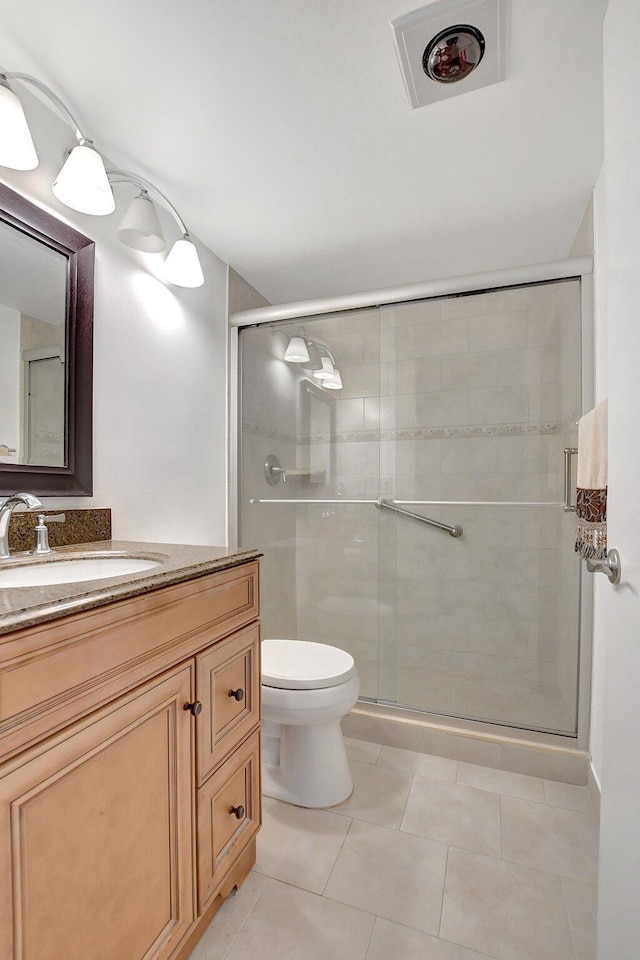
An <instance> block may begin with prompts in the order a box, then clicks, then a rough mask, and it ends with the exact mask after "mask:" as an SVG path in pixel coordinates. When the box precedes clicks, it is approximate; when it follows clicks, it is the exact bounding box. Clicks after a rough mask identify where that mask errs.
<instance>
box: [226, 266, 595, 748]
mask: <svg viewBox="0 0 640 960" xmlns="http://www.w3.org/2000/svg"><path fill="white" fill-rule="evenodd" d="M580 330H581V324H580V283H579V281H574V280H572V281H563V282H555V283H546V284H537V285H532V286H523V287H513V288H508V289H504V290H498V291H491V292H486V293H481V294H474V295H469V296H457V297H449V298H442V299H438V300H429V301H416V302H410V303H403V304H394V305H389V306H383V307H381V308H373V309H364V310H360V311H353V312H349V313H341V314H330V315H326V316H321V317H317V318H305V319H304V321H296V322H291V323H289V322H287V323H286V324H282V323H279V324H277V325H273V326H262V327H257V328H245V329H243V330H242V331H241V334H240V345H241V416H240V421H241V444H240V448H241V471H240V472H241V477H240V481H241V482H240V496H239V500H240V530H241V542H242V543H243V544H246V545H252V546H258V547H260V548H261V549H262V550H263V551H264V555H265V556H264V561H263V590H262V596H263V609H264V635H265V636H283V637H298V638H300V639H307V640H316V641H319V642H327V643H332V644H334V645H336V646H340V647H342V648H343V649H346V650H348V651H349V652H351V653H352V654H353V656H354V658H355V660H356V663H357V666H358V670H359V673H360V677H361V681H362V695H363V696H364V697H366V698H370V699H374V700H380V701H384V702H390V703H397V704H398V705H401V706H407V707H413V708H417V709H419V710H423V711H426V712H429V713H434V714H441V715H445V716H452V717H459V718H466V719H471V720H482V721H488V722H492V723H497V724H502V725H508V726H513V727H521V728H524V729H531V730H543V731H548V732H554V733H563V734H567V735H570V736H571V735H574V734H575V732H576V715H577V680H578V661H579V606H580V603H579V601H580V594H579V565H578V561H577V560H576V558H575V556H574V554H573V551H572V536H573V528H574V518H573V516H572V514H570V513H566V512H565V511H564V509H563V503H562V491H563V468H564V454H563V450H564V448H565V447H575V444H576V425H575V424H576V420H577V419H578V416H579V413H580V369H581V359H580ZM292 336H298V337H301V338H302V341H303V342H304V343H305V344H306V347H307V352H308V355H309V359H308V360H306V359H305V360H302V361H298V362H289V361H287V360H285V359H284V355H285V352H286V351H287V346H288V344H289V341H290V338H291V337H292ZM302 341H301V342H302ZM323 358H324V364H323ZM330 364H331V366H335V367H336V368H338V369H339V371H340V376H341V381H342V387H341V389H332V388H331V386H330V383H329V381H324V382H323V381H322V380H321V379H318V378H317V377H316V376H314V374H315V373H318V372H319V373H322V372H327V371H329V372H330ZM323 367H324V371H323ZM334 386H335V384H334ZM274 457H275V458H277V460H276V461H274V460H273V459H270V458H274ZM274 466H275V470H274V469H273V468H274ZM278 468H284V471H286V473H283V472H282V470H281V469H278ZM285 477H286V482H285ZM380 501H387V502H388V503H389V504H390V505H392V506H393V505H395V506H397V507H399V508H400V509H401V510H402V511H403V513H398V512H396V511H393V510H389V509H386V508H385V506H384V504H382V503H381V502H380ZM412 513H413V514H418V515H421V516H423V517H426V518H429V519H433V520H436V521H438V522H439V523H440V524H442V525H444V526H445V527H447V526H454V525H460V526H461V527H462V528H463V534H462V536H451V535H450V534H449V532H448V531H447V530H446V529H442V528H441V527H438V526H432V525H430V524H426V523H423V522H420V521H419V520H417V519H415V518H413V517H411V516H408V515H407V514H412Z"/></svg>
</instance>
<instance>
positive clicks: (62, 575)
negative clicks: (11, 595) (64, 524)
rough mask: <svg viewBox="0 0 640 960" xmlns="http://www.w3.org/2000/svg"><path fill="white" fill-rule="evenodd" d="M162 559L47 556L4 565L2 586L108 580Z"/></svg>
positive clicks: (1, 574) (152, 564)
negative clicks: (10, 565) (16, 564)
mask: <svg viewBox="0 0 640 960" xmlns="http://www.w3.org/2000/svg"><path fill="white" fill-rule="evenodd" d="M160 565H161V564H160V562H159V561H158V560H144V559H142V558H141V557H82V558H77V559H68V560H47V561H45V562H41V563H33V564H25V565H23V566H15V567H3V568H0V588H4V587H44V586H47V585H49V584H54V583H81V582H83V581H85V580H104V579H105V578H107V577H122V576H126V575H127V574H129V573H142V572H143V571H144V570H151V569H153V567H159V566H160Z"/></svg>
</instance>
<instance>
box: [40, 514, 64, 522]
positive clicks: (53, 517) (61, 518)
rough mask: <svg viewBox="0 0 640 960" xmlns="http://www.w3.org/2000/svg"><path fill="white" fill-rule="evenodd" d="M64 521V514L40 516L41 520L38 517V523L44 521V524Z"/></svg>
mask: <svg viewBox="0 0 640 960" xmlns="http://www.w3.org/2000/svg"><path fill="white" fill-rule="evenodd" d="M66 519H67V516H66V514H64V513H51V514H42V520H41V519H40V516H38V521H39V522H42V521H44V523H64V522H65V520H66Z"/></svg>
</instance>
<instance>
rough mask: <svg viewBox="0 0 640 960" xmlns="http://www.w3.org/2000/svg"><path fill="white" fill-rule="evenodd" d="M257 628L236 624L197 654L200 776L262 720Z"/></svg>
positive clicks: (207, 773)
mask: <svg viewBox="0 0 640 960" xmlns="http://www.w3.org/2000/svg"><path fill="white" fill-rule="evenodd" d="M260 686H261V677H260V628H259V626H258V624H257V623H254V624H252V625H251V626H250V627H246V628H245V629H244V630H239V631H238V632H237V633H234V634H233V635H232V636H230V637H228V638H227V639H226V640H223V641H221V642H220V643H216V644H215V646H213V647H211V649H210V650H207V651H206V652H205V653H201V654H200V655H199V656H197V657H196V696H197V697H198V699H199V700H201V701H202V706H203V709H202V714H201V715H200V716H199V717H198V719H197V721H196V739H197V749H198V782H199V783H202V782H203V781H204V780H206V778H207V777H208V776H209V774H210V773H211V771H212V770H213V769H214V768H215V767H216V766H217V765H218V764H219V763H220V761H221V760H223V759H224V757H225V756H227V754H228V753H229V752H230V751H231V750H232V749H233V748H234V747H235V746H236V745H237V744H238V743H241V742H242V740H243V739H244V738H245V737H246V736H247V734H249V733H250V732H251V730H253V728H254V727H255V726H256V724H258V723H259V722H260Z"/></svg>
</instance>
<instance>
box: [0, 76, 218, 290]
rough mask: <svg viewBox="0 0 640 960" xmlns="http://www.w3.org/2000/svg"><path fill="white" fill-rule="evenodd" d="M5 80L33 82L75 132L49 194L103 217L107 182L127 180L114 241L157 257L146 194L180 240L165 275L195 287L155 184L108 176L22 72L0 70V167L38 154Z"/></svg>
mask: <svg viewBox="0 0 640 960" xmlns="http://www.w3.org/2000/svg"><path fill="white" fill-rule="evenodd" d="M10 80H18V81H20V82H22V83H27V84H32V85H33V86H35V87H36V88H37V89H38V90H39V91H40V92H41V93H43V94H44V95H45V96H46V97H47V99H49V100H51V102H52V103H53V104H55V106H56V107H57V108H58V110H59V112H60V113H61V114H62V116H63V117H64V118H65V120H67V121H68V122H69V123H71V125H72V126H73V127H74V129H75V136H76V139H77V141H78V145H77V146H75V147H73V149H72V150H71V151H70V152H69V154H68V156H67V158H66V160H65V162H64V165H63V167H62V169H61V170H60V173H59V174H58V176H57V177H56V179H55V181H54V183H53V186H52V190H53V193H54V195H55V196H56V197H57V199H58V200H60V202H61V203H64V204H65V206H67V207H71V209H72V210H78V211H79V212H80V213H88V214H91V215H93V216H105V215H106V214H109V213H112V212H113V211H114V210H115V208H116V202H115V199H114V196H113V191H112V189H111V184H112V183H121V182H129V183H133V184H135V185H136V186H138V187H139V188H140V193H139V194H138V196H137V197H135V198H134V200H133V201H132V203H131V205H130V207H129V209H128V210H127V213H126V214H125V217H124V219H123V221H122V223H121V224H120V227H119V229H118V239H119V240H120V241H121V242H122V243H124V244H126V246H128V247H132V248H133V249H134V250H140V251H142V252H143V253H159V252H160V251H161V250H164V249H165V246H166V242H165V239H164V236H163V234H162V228H161V226H160V220H159V218H158V213H157V210H156V208H155V205H154V203H153V201H152V199H151V197H150V196H149V192H150V191H151V192H153V193H155V194H157V195H158V196H159V197H160V198H161V199H162V201H163V203H164V205H166V207H167V208H168V210H169V211H170V213H171V214H172V216H173V217H174V218H175V220H176V222H177V224H178V227H179V229H180V233H181V237H180V239H178V240H176V242H175V243H174V245H173V247H172V249H171V251H170V252H169V255H168V256H167V259H166V261H165V277H166V279H167V280H168V281H169V282H170V283H174V284H176V285H177V286H181V287H200V286H202V284H203V283H204V274H203V272H202V266H201V264H200V259H199V257H198V252H197V250H196V247H195V244H194V243H193V240H192V239H191V237H190V236H189V231H188V230H187V227H186V225H185V223H184V221H183V220H182V218H181V217H180V215H179V213H178V211H177V210H176V208H175V207H174V206H173V204H172V203H171V202H170V200H168V198H167V197H165V195H164V194H163V193H162V192H161V191H160V190H158V188H157V187H156V186H154V185H153V184H151V183H149V181H148V180H145V179H144V178H143V177H140V176H138V175H137V174H133V173H127V172H125V171H123V170H113V171H109V172H108V173H107V171H106V169H105V166H104V161H103V159H102V157H101V156H100V154H99V153H98V151H97V150H96V149H95V148H94V146H93V141H91V140H89V139H88V138H87V137H85V136H84V134H83V133H82V130H81V129H80V126H79V124H78V122H77V121H76V119H75V117H74V116H73V114H72V113H71V111H70V110H69V108H68V107H67V106H66V105H65V104H64V103H63V102H62V100H61V99H60V98H59V97H58V96H57V94H55V93H54V92H53V90H50V89H49V87H48V86H46V84H44V83H42V81H40V80H38V79H37V78H36V77H32V76H30V75H29V74H27V73H8V72H7V71H4V70H2V68H0V130H2V132H3V138H2V142H0V165H2V166H5V167H11V168H12V169H14V170H33V169H34V168H35V167H37V165H38V156H37V153H36V150H35V147H34V144H33V139H32V137H31V133H30V131H29V126H28V124H27V120H26V117H25V115H24V110H23V108H22V104H21V103H20V100H19V99H18V97H17V95H16V94H15V92H14V91H13V90H12V89H11V87H10V85H9V81H10Z"/></svg>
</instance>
